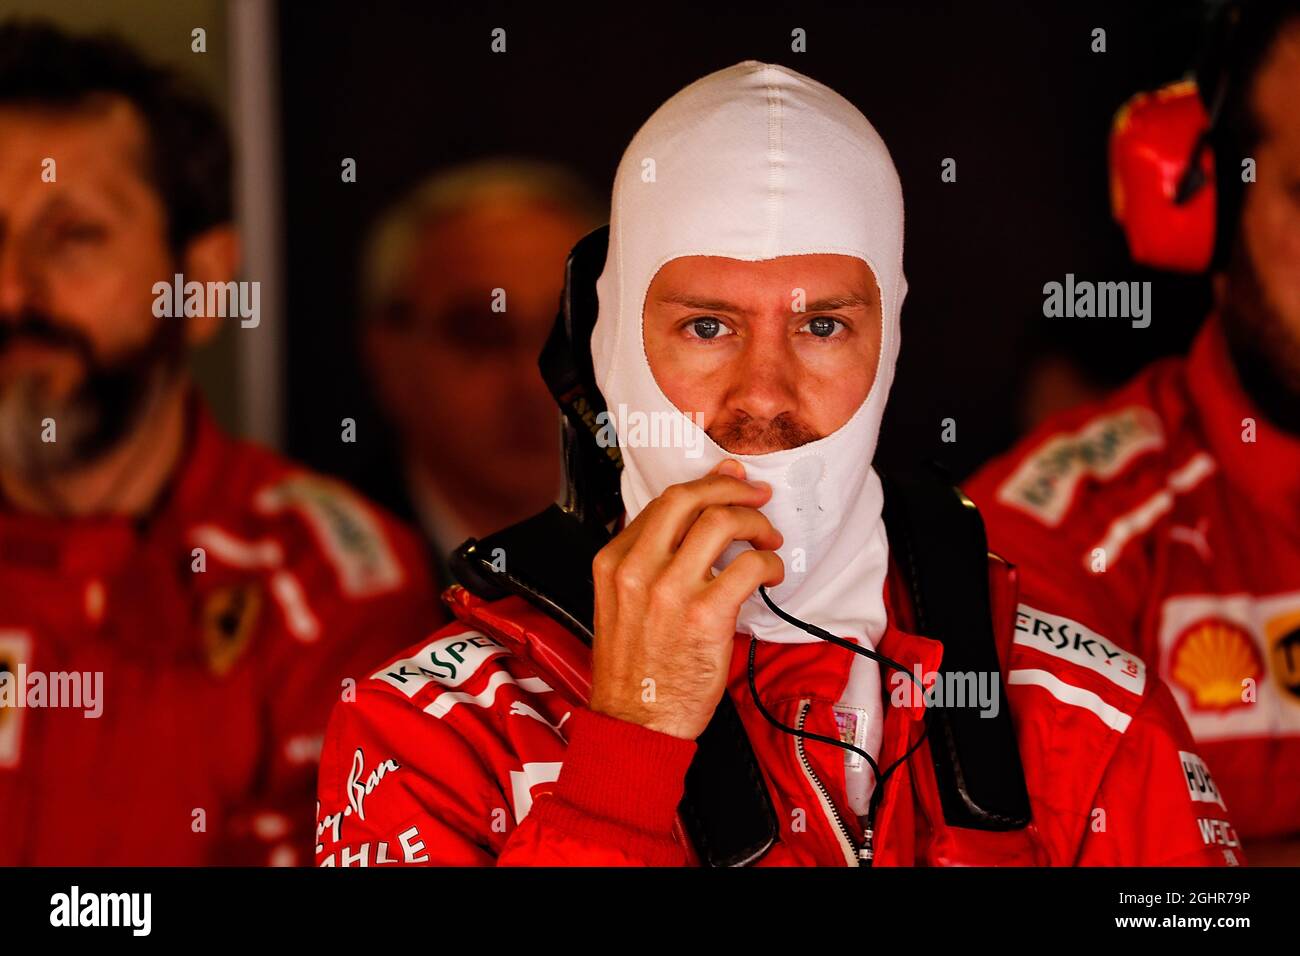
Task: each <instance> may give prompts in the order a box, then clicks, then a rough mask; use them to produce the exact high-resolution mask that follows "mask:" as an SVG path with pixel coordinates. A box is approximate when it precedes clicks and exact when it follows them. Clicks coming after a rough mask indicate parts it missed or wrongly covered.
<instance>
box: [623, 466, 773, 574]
mask: <svg viewBox="0 0 1300 956" xmlns="http://www.w3.org/2000/svg"><path fill="white" fill-rule="evenodd" d="M771 497H772V489H771V488H770V487H769V486H768V485H767V484H766V483H764V482H750V481H746V480H744V479H741V478H735V477H732V476H731V475H722V474H708V475H705V476H704V477H703V478H697V479H695V480H694V481H687V482H683V483H682V484H680V485H672V486H671V487H669V488H668V489H667V490H665V491H664V493H663V494H661V495H660V496H659V497H658V498H656V499H655V500H654V501H653V502H651V504H650V506H649V507H648V508H646V512H648V513H647V514H646V516H645V517H646V520H645V522H644V525H643V527H642V528H641V531H640V534H639V536H638V537H637V540H636V541H635V542H634V544H633V548H632V549H631V551H630V552H629V556H633V555H637V554H640V555H641V556H643V557H644V558H645V559H647V560H649V561H651V562H652V563H654V564H656V566H659V567H662V566H664V565H666V564H667V562H668V560H669V558H670V557H671V556H672V554H673V552H675V551H676V550H677V549H678V548H679V547H680V546H681V543H682V541H683V539H685V537H686V533H687V532H688V531H690V530H691V526H692V525H694V524H695V522H696V520H697V519H698V518H699V516H700V513H701V512H702V511H704V509H705V508H707V507H709V506H710V505H740V506H742V507H746V508H758V507H759V506H761V505H764V504H766V503H767V501H768V499H769V498H771Z"/></svg>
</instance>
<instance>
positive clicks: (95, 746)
mask: <svg viewBox="0 0 1300 956" xmlns="http://www.w3.org/2000/svg"><path fill="white" fill-rule="evenodd" d="M189 415H190V418H189V435H188V439H187V441H188V445H187V449H186V451H185V453H184V457H183V460H182V462H181V464H180V465H179V466H178V470H177V473H176V476H175V478H174V479H173V481H172V482H171V485H170V487H169V489H168V490H167V492H166V493H165V498H164V500H163V501H162V502H161V503H160V505H159V506H158V508H157V509H156V511H155V512H154V513H153V514H152V515H150V516H148V517H147V518H146V519H141V520H135V519H130V518H118V517H111V518H110V517H105V518H87V519H77V520H57V519H50V518H43V517H36V516H32V515H25V514H20V513H16V512H15V511H13V510H12V509H9V510H6V509H5V508H4V507H3V505H2V504H0V671H3V672H4V673H0V866H13V865H77V866H81V865H139V864H151V865H152V864H158V865H192V864H210V863H240V864H258V865H260V864H267V863H276V864H302V863H306V862H309V861H310V859H311V849H312V842H311V839H312V838H311V832H310V830H309V829H308V828H309V827H310V825H311V819H312V804H313V795H314V791H315V783H316V775H317V769H316V768H317V761H318V757H319V752H320V745H321V739H322V736H323V733H324V729H325V723H326V720H327V718H328V716H329V712H330V709H331V707H332V706H333V704H334V703H335V702H336V701H338V700H339V699H340V698H341V697H342V696H343V695H344V694H345V693H346V692H347V689H348V686H351V685H346V686H345V685H344V683H343V681H344V679H345V678H349V677H351V678H353V679H354V681H355V679H360V678H361V677H364V676H365V675H366V674H368V673H369V671H368V670H362V665H373V663H374V661H375V659H376V658H377V657H379V656H382V655H385V654H389V653H392V652H393V651H395V650H396V649H397V648H398V647H400V646H402V645H404V644H407V643H409V642H410V641H412V640H415V639H416V638H418V637H419V635H420V634H422V633H428V629H429V627H431V626H436V625H437V624H438V623H439V622H440V621H442V620H444V619H445V615H443V614H442V613H441V610H440V608H439V607H438V606H437V602H436V599H435V595H434V593H433V589H432V587H431V585H430V584H429V583H428V582H429V581H430V578H429V577H428V570H427V568H426V566H425V561H424V558H423V551H422V548H421V545H420V544H419V543H418V542H417V540H416V539H415V537H414V536H413V535H412V534H410V533H409V532H407V531H406V530H404V529H403V528H402V527H401V526H399V525H397V523H396V522H395V521H393V520H392V519H390V518H388V517H386V516H384V515H383V514H381V513H380V512H378V511H377V510H375V509H374V508H372V507H371V506H370V505H368V504H367V503H366V502H364V501H363V500H362V499H361V498H359V497H358V496H356V495H355V494H353V493H352V492H350V491H349V490H347V489H346V488H345V487H344V486H342V485H339V484H338V483H336V482H333V481H329V480H327V479H325V478H322V477H320V476H317V475H314V474H312V473H310V472H307V471H304V470H302V469H301V468H298V467H295V466H293V465H291V464H289V463H288V462H286V461H284V460H282V459H280V458H278V457H276V456H275V455H273V454H272V453H270V452H268V451H264V450H262V449H260V448H257V447H255V446H253V445H250V444H246V443H243V442H237V441H234V440H232V439H230V438H227V437H226V436H225V435H223V434H221V433H220V432H219V431H218V429H217V427H216V426H215V424H214V423H213V422H212V421H211V420H210V419H209V417H208V415H207V413H206V411H205V409H204V408H203V406H202V405H201V403H200V402H199V400H198V399H197V397H191V399H190V406H189ZM55 705H57V706H55Z"/></svg>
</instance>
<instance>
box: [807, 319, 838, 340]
mask: <svg viewBox="0 0 1300 956" xmlns="http://www.w3.org/2000/svg"><path fill="white" fill-rule="evenodd" d="M843 326H844V323H843V322H841V321H840V320H839V319H832V318H831V317H830V316H827V315H819V316H817V318H815V319H809V320H808V324H807V325H805V326H804V328H805V329H806V330H808V331H809V332H811V333H812V334H813V335H815V336H817V338H819V339H829V338H832V337H833V336H834V335H835V333H836V332H838V331H839V330H840V329H841V328H842V327H843Z"/></svg>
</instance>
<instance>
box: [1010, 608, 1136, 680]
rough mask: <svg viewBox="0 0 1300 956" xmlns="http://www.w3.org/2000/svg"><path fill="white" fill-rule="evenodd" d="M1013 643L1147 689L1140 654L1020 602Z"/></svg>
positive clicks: (1067, 620)
mask: <svg viewBox="0 0 1300 956" xmlns="http://www.w3.org/2000/svg"><path fill="white" fill-rule="evenodd" d="M1014 643H1016V644H1019V645H1021V646H1022V647H1033V648H1037V649H1038V650H1040V651H1043V652H1044V653H1047V654H1051V655H1052V656H1053V657H1059V658H1062V659H1063V660H1067V661H1069V662H1070V663H1072V664H1077V665H1079V666H1080V667H1086V668H1087V669H1088V670H1090V671H1092V672H1094V673H1096V674H1100V675H1101V676H1102V677H1104V678H1106V679H1107V680H1108V681H1110V682H1111V683H1112V684H1115V685H1116V686H1119V687H1123V688H1124V689H1125V690H1128V691H1132V692H1133V693H1134V694H1137V695H1139V696H1141V694H1142V693H1143V692H1144V691H1145V689H1146V685H1147V668H1146V664H1144V663H1143V662H1142V658H1140V657H1138V656H1137V655H1136V654H1133V653H1130V652H1129V651H1126V650H1124V649H1123V648H1121V647H1119V646H1117V645H1115V644H1113V643H1112V642H1110V641H1108V640H1107V639H1106V638H1104V637H1102V636H1101V635H1100V634H1098V633H1097V632H1096V631H1093V630H1090V629H1088V628H1086V627H1084V626H1083V625H1082V624H1080V623H1079V622H1078V621H1072V620H1070V619H1069V618H1068V617H1060V616H1058V615H1056V614H1048V613H1047V612H1046V611H1040V610H1038V609H1037V608H1033V607H1030V606H1029V605H1027V604H1021V605H1020V606H1019V607H1018V608H1016V636H1015V640H1014Z"/></svg>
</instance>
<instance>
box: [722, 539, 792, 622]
mask: <svg viewBox="0 0 1300 956" xmlns="http://www.w3.org/2000/svg"><path fill="white" fill-rule="evenodd" d="M784 580H785V564H784V562H782V560H781V558H780V557H779V556H778V555H777V554H776V553H774V552H772V551H745V552H744V553H742V554H740V555H739V556H738V557H737V558H736V560H734V561H732V562H731V564H729V565H727V568H726V570H725V571H723V572H722V573H721V574H719V575H718V576H717V577H716V578H714V579H713V583H712V584H710V585H709V590H710V591H712V592H713V593H714V594H716V595H717V600H718V601H720V602H722V603H723V605H724V606H726V607H727V609H728V610H731V609H732V608H734V609H735V611H736V613H737V614H739V613H740V605H741V604H743V603H744V602H745V599H746V598H747V597H749V596H750V595H751V594H753V593H754V592H755V591H757V590H758V586H759V585H760V584H765V585H767V586H768V587H769V588H774V587H776V586H777V585H778V584H780V583H781V582H782V581H784Z"/></svg>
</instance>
